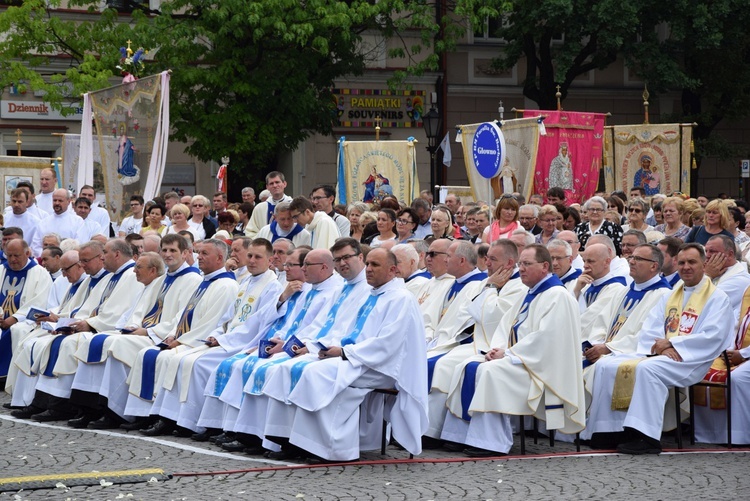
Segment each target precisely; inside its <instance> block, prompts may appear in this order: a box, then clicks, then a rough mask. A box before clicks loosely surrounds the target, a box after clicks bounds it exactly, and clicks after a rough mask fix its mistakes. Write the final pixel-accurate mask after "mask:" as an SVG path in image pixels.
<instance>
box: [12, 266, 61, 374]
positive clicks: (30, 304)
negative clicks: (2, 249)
mask: <svg viewBox="0 0 750 501" xmlns="http://www.w3.org/2000/svg"><path fill="white" fill-rule="evenodd" d="M51 287H52V278H51V277H50V275H49V272H48V271H47V270H46V269H44V267H43V266H40V265H39V264H37V262H36V261H35V260H33V259H27V260H26V264H25V265H24V267H23V268H22V269H21V270H20V271H13V270H11V269H10V266H9V265H8V263H5V264H3V265H0V318H3V319H4V318H7V317H11V316H12V317H13V318H15V319H16V320H17V322H16V323H15V324H13V325H11V326H10V328H8V329H4V330H3V331H2V334H0V376H5V375H7V374H8V370H9V368H10V365H11V359H12V357H13V354H14V353H16V351H17V350H18V345H19V344H20V343H21V342H23V338H24V337H25V336H26V334H28V332H29V330H30V329H29V324H28V323H27V322H26V315H27V314H28V313H29V309H30V308H38V309H40V310H43V309H44V308H45V307H46V306H47V297H48V296H49V291H50V288H51Z"/></svg>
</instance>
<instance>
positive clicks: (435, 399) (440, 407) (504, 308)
mask: <svg viewBox="0 0 750 501" xmlns="http://www.w3.org/2000/svg"><path fill="white" fill-rule="evenodd" d="M528 290H529V289H528V287H526V286H525V285H524V284H523V282H521V278H520V277H515V278H511V280H509V281H508V283H506V284H505V285H504V286H503V288H502V289H500V290H497V289H495V288H492V287H490V288H485V289H484V291H483V292H482V293H481V295H479V296H478V297H476V298H475V299H474V300H473V301H471V302H468V303H466V304H465V305H464V306H463V309H465V310H466V311H467V313H468V314H469V315H470V318H471V321H472V322H474V336H473V341H472V342H471V343H470V344H462V345H460V346H456V347H455V348H453V349H451V350H450V352H448V353H447V354H445V355H443V356H441V357H440V358H436V359H435V361H434V362H433V361H432V359H433V357H434V354H433V352H431V351H429V352H427V364H428V367H429V365H430V364H431V363H432V364H434V370H433V372H432V379H431V381H430V379H429V378H428V384H429V388H430V394H429V397H428V398H429V400H428V402H429V405H430V427H429V429H428V431H427V433H425V435H427V436H429V437H432V438H440V434H441V433H442V430H443V423H444V422H445V415H446V413H447V412H448V409H447V407H446V401H447V399H448V391H449V390H450V385H451V381H452V380H453V373H454V372H455V370H456V367H458V366H459V365H460V364H461V363H463V362H464V361H465V360H467V359H468V358H470V357H473V356H476V355H480V354H481V352H487V351H489V350H490V349H491V348H492V338H493V336H494V334H495V330H496V329H497V326H498V325H499V324H500V321H501V320H502V319H503V317H504V316H505V314H506V313H507V312H508V311H509V310H510V309H511V308H512V307H513V305H515V304H516V303H517V302H518V301H520V300H522V299H523V297H524V296H525V295H526V292H527V291H528Z"/></svg>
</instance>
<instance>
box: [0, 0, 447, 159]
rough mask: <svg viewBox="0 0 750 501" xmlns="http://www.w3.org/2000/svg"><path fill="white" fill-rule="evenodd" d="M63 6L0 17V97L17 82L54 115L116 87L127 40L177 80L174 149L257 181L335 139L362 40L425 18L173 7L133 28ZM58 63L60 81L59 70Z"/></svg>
mask: <svg viewBox="0 0 750 501" xmlns="http://www.w3.org/2000/svg"><path fill="white" fill-rule="evenodd" d="M60 3H61V0H26V1H24V2H23V3H22V4H21V5H20V6H19V7H17V8H16V7H10V8H8V9H7V10H6V11H5V12H3V13H2V14H0V32H2V33H5V34H6V39H5V41H4V45H3V51H2V53H0V85H8V84H9V83H10V82H19V81H23V82H25V85H26V86H27V87H29V88H30V89H32V90H43V91H45V92H47V96H46V98H45V99H47V100H48V101H49V102H51V103H52V104H53V105H54V106H56V107H59V106H60V105H61V104H62V103H63V102H65V101H66V100H69V99H70V96H78V95H79V94H80V93H82V92H88V91H92V90H97V89H100V88H103V87H107V86H110V85H113V84H114V83H115V82H116V81H115V80H113V77H114V76H116V75H115V67H116V65H117V63H118V61H119V58H120V53H119V48H120V47H121V46H123V45H124V44H125V41H126V40H133V41H134V43H135V44H136V46H135V47H138V46H142V47H144V48H146V49H148V50H149V51H150V53H149V56H148V59H149V62H148V64H147V66H148V70H147V72H148V73H149V74H153V73H157V72H159V71H162V70H164V69H171V70H172V77H171V95H170V106H171V109H170V115H171V117H170V118H171V123H172V128H173V139H176V140H179V141H184V142H186V143H187V144H188V147H187V152H188V153H190V154H192V155H194V156H196V157H197V158H199V159H201V160H204V161H207V160H216V159H218V158H220V157H221V156H224V155H229V156H230V157H231V159H232V162H231V164H230V165H231V166H232V168H233V169H237V168H238V167H239V166H243V167H248V166H249V167H254V168H257V169H259V170H260V169H263V170H265V169H267V168H270V167H273V166H274V165H275V163H276V160H277V158H278V156H279V155H280V154H282V153H284V152H289V151H292V150H294V149H295V148H296V147H297V145H298V144H299V143H300V142H301V141H303V140H304V139H305V138H307V137H308V136H309V135H310V134H312V133H315V132H318V133H322V134H328V133H330V132H331V127H332V118H333V114H332V112H333V107H332V104H333V101H332V94H331V88H332V87H333V83H334V80H335V79H336V78H339V77H342V76H345V75H358V74H361V73H362V71H363V70H364V68H365V63H366V57H367V54H366V53H365V52H364V51H362V50H360V42H361V40H362V33H364V32H366V31H367V30H384V31H390V32H392V30H396V29H401V28H403V27H404V26H406V25H413V24H414V23H417V24H419V23H424V20H425V19H430V17H429V16H428V15H427V13H429V12H431V10H430V9H431V8H432V7H431V6H428V5H426V4H424V3H423V2H421V1H419V0H415V1H414V2H413V3H412V2H403V1H400V0H383V1H380V2H372V1H368V0H347V1H339V0H304V1H299V0H256V1H253V2H247V1H245V0H222V1H221V2H215V1H206V0H168V1H165V2H162V4H161V11H160V12H147V11H146V10H138V9H136V10H135V11H134V12H133V13H132V16H130V17H129V18H128V17H121V16H120V15H118V13H117V12H116V11H115V10H114V9H105V10H104V11H102V12H97V11H96V10H94V9H96V8H98V6H99V4H100V2H98V1H92V0H72V1H71V2H69V4H68V5H69V6H71V7H87V8H88V9H89V14H87V15H84V16H81V17H82V18H83V20H81V19H66V18H65V17H63V15H62V14H61V13H58V12H55V10H54V9H56V8H57V7H59V6H60ZM407 9H408V10H407ZM402 12H405V13H406V14H404V15H403V16H400V13H402ZM433 21H434V19H433ZM427 24H429V23H427ZM135 47H134V48H135ZM61 61H66V62H68V63H69V67H68V68H66V69H65V70H64V71H61V70H56V69H55V68H56V67H59V65H60V62H61Z"/></svg>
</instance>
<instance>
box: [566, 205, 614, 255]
mask: <svg viewBox="0 0 750 501" xmlns="http://www.w3.org/2000/svg"><path fill="white" fill-rule="evenodd" d="M583 208H584V209H585V210H586V214H588V218H589V220H588V222H586V223H581V224H579V225H578V226H576V229H575V232H576V235H578V241H579V242H581V248H580V250H583V249H584V248H585V247H586V242H588V240H589V237H590V236H591V235H607V236H608V237H609V238H611V239H612V242H613V243H614V244H615V249H616V250H617V255H618V256H619V255H620V243H621V242H622V233H623V231H622V227H621V226H620V225H619V224H615V223H610V222H609V221H605V220H604V212H605V211H606V210H607V201H606V200H604V199H603V198H602V197H591V198H589V199H588V200H586V203H585V204H584V205H583Z"/></svg>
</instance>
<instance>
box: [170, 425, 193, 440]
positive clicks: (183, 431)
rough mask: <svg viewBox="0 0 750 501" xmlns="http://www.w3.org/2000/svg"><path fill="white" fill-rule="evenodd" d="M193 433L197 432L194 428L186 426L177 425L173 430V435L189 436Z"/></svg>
mask: <svg viewBox="0 0 750 501" xmlns="http://www.w3.org/2000/svg"><path fill="white" fill-rule="evenodd" d="M193 433H195V432H194V431H193V430H191V429H188V428H185V427H184V426H175V427H174V430H172V436H175V437H179V438H188V437H189V436H191V435H192V434H193Z"/></svg>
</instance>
